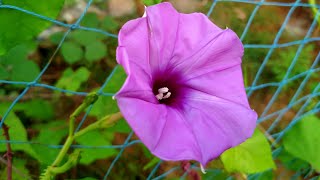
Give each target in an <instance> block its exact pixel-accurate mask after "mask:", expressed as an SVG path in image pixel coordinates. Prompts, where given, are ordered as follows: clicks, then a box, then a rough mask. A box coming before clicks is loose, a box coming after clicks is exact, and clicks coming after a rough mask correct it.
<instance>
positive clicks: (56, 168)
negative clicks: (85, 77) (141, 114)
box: [41, 93, 122, 180]
mask: <svg viewBox="0 0 320 180" xmlns="http://www.w3.org/2000/svg"><path fill="white" fill-rule="evenodd" d="M97 99H98V95H97V94H96V93H90V94H89V95H88V96H87V97H86V99H85V100H84V102H83V103H82V104H81V105H80V106H79V107H78V108H77V109H76V110H75V111H74V112H73V113H72V114H71V115H70V118H69V134H68V137H67V140H66V141H65V143H64V145H63V147H62V149H61V150H60V152H59V154H58V156H57V157H56V159H55V160H54V162H53V163H52V165H51V166H48V168H47V169H46V171H45V173H44V174H43V176H42V178H41V179H43V180H50V179H51V178H53V177H54V176H56V175H57V174H61V173H64V172H66V171H68V170H69V169H70V168H72V167H73V166H75V165H76V164H77V162H78V159H79V156H80V152H79V151H77V150H76V151H75V152H74V153H72V154H71V155H69V159H68V161H67V162H65V163H64V164H63V165H60V164H61V162H62V161H63V159H64V157H65V156H66V154H67V152H68V150H69V149H70V146H71V145H72V143H73V141H74V140H75V139H76V138H78V137H80V136H82V135H84V134H86V133H87V132H90V131H93V130H97V129H105V128H108V127H111V126H113V125H114V124H115V123H116V122H117V121H119V120H120V119H122V114H121V113H120V112H118V113H115V114H111V115H107V116H105V117H103V118H101V119H100V120H98V121H96V122H94V123H92V124H90V125H89V126H87V127H85V128H83V129H82V130H80V131H78V132H76V133H74V127H75V120H76V118H77V117H78V116H79V115H80V114H81V113H82V112H83V111H84V110H85V109H86V108H87V107H88V106H90V105H91V104H93V103H94V102H95V101H96V100H97Z"/></svg>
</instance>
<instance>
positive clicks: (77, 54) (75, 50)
mask: <svg viewBox="0 0 320 180" xmlns="http://www.w3.org/2000/svg"><path fill="white" fill-rule="evenodd" d="M61 54H62V56H63V58H64V60H65V61H66V62H67V63H69V64H73V63H75V62H78V61H80V60H81V59H82V58H83V50H82V48H81V46H80V45H78V44H76V43H73V42H64V43H63V44H62V46H61Z"/></svg>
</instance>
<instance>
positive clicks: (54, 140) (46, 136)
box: [32, 120, 68, 166]
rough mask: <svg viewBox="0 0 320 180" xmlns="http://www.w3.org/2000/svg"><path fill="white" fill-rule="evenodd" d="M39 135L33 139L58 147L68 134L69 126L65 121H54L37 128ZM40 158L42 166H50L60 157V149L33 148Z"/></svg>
mask: <svg viewBox="0 0 320 180" xmlns="http://www.w3.org/2000/svg"><path fill="white" fill-rule="evenodd" d="M36 129H38V130H39V135H38V136H37V137H35V138H34V139H32V140H33V141H34V142H39V143H41V144H50V145H58V144H59V143H60V142H61V140H62V139H63V138H64V137H66V136H67V134H68V126H67V124H66V122H65V121H61V120H54V121H51V122H49V123H46V124H40V125H38V126H36ZM33 148H34V150H35V151H36V153H37V154H38V156H39V158H40V162H41V165H43V166H46V165H50V164H51V163H52V162H53V161H54V160H55V158H56V156H57V155H58V153H59V151H60V149H56V148H50V147H48V146H34V147H33Z"/></svg>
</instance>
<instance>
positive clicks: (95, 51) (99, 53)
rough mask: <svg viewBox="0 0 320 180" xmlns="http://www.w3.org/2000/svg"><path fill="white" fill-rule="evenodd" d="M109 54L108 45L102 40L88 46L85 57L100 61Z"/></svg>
mask: <svg viewBox="0 0 320 180" xmlns="http://www.w3.org/2000/svg"><path fill="white" fill-rule="evenodd" d="M106 55H107V47H106V46H105V45H104V44H103V43H102V42H100V41H97V42H94V43H91V44H88V45H87V46H86V52H85V57H86V59H87V60H88V61H92V62H93V61H98V60H100V59H102V58H103V57H104V56H106Z"/></svg>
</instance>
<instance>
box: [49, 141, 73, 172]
mask: <svg viewBox="0 0 320 180" xmlns="http://www.w3.org/2000/svg"><path fill="white" fill-rule="evenodd" d="M73 140H74V136H68V138H67V140H66V142H65V143H64V145H63V147H62V149H61V150H60V152H59V154H58V156H57V157H56V160H54V162H53V163H52V165H51V166H52V167H56V166H58V165H59V164H60V163H61V161H62V160H63V158H64V156H65V154H66V153H67V152H68V150H69V148H70V146H71V145H72V142H73Z"/></svg>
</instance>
